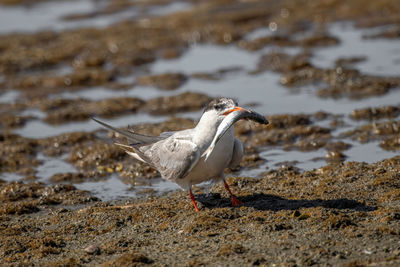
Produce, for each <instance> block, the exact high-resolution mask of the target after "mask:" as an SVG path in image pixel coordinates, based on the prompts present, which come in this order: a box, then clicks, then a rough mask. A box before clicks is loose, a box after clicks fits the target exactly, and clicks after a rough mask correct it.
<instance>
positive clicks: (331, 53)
mask: <svg viewBox="0 0 400 267" xmlns="http://www.w3.org/2000/svg"><path fill="white" fill-rule="evenodd" d="M328 29H329V32H330V34H332V35H333V36H336V37H337V38H339V39H340V41H341V43H340V45H338V46H331V47H323V48H318V49H315V50H314V51H313V57H312V58H311V62H312V64H314V65H315V66H317V67H321V68H332V67H334V66H335V61H336V60H337V59H339V58H354V57H366V60H364V61H361V62H359V63H357V64H356V65H355V67H356V68H357V69H358V70H360V71H361V72H362V73H365V74H370V75H378V76H395V75H396V76H398V75H399V74H400V63H399V62H400V40H399V39H393V40H389V39H365V38H363V36H364V35H367V34H368V33H370V32H371V31H376V29H367V30H361V29H356V28H354V26H353V25H352V24H350V23H335V24H333V25H331V27H329V28H328Z"/></svg>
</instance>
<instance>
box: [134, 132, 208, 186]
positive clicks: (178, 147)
mask: <svg viewBox="0 0 400 267" xmlns="http://www.w3.org/2000/svg"><path fill="white" fill-rule="evenodd" d="M139 150H141V151H142V152H143V155H142V154H140V156H141V157H142V156H144V157H145V160H146V161H147V160H149V161H150V162H149V164H151V165H152V166H154V167H155V168H156V169H157V170H158V171H159V172H160V173H161V175H162V177H163V178H165V179H168V180H175V179H180V178H184V177H185V176H186V175H187V174H188V173H189V172H190V171H191V170H192V168H193V167H194V166H195V165H196V164H197V162H198V161H199V158H200V151H199V149H198V147H197V145H196V144H194V143H193V142H191V141H189V140H185V139H176V138H168V139H165V140H164V141H160V142H158V143H155V144H153V145H152V146H151V147H150V148H149V149H146V147H140V148H139ZM143 150H145V151H143Z"/></svg>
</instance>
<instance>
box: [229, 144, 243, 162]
mask: <svg viewBox="0 0 400 267" xmlns="http://www.w3.org/2000/svg"><path fill="white" fill-rule="evenodd" d="M243 153H244V147H243V143H242V142H240V141H239V140H238V139H236V138H235V142H234V144H233V153H232V160H231V162H230V163H229V168H234V167H237V166H238V165H239V164H240V162H241V161H242V158H243Z"/></svg>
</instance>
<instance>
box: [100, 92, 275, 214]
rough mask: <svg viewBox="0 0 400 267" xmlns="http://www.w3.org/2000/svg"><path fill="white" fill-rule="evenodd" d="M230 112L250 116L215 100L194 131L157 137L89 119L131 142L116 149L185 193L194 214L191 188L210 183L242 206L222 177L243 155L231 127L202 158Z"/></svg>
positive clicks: (235, 105)
mask: <svg viewBox="0 0 400 267" xmlns="http://www.w3.org/2000/svg"><path fill="white" fill-rule="evenodd" d="M232 112H239V113H248V114H250V113H251V111H249V110H247V109H244V108H242V107H240V106H238V103H237V102H236V101H235V100H233V99H231V98H226V97H219V98H215V99H213V100H211V101H210V102H209V103H208V105H207V106H206V107H205V109H204V111H203V114H202V116H201V118H200V120H199V122H198V123H197V125H196V126H195V127H194V128H192V129H186V130H181V131H176V132H165V133H162V134H160V136H149V135H143V134H139V133H135V132H133V131H130V130H123V129H118V128H115V127H113V126H111V125H108V124H106V123H104V122H102V121H100V120H98V119H96V118H92V119H93V120H94V121H96V122H97V123H99V124H101V125H102V126H104V127H106V128H108V129H110V130H113V131H115V132H117V133H119V134H121V135H122V136H125V137H126V138H127V139H128V140H129V141H131V142H133V143H132V144H129V145H125V144H120V143H116V145H118V146H119V147H121V148H122V149H124V150H125V151H126V153H128V155H130V156H132V157H133V158H135V159H137V160H139V161H141V162H144V163H147V164H149V165H150V166H152V167H153V168H155V169H156V170H157V171H158V172H159V173H160V174H161V177H162V178H163V179H166V180H169V181H173V182H175V183H176V184H178V185H179V186H180V187H181V188H183V189H185V190H187V191H189V195H190V198H191V200H192V203H193V205H194V208H195V210H196V212H199V211H200V210H199V208H198V206H197V204H196V201H195V197H194V195H193V192H192V186H193V185H196V184H199V183H202V182H205V181H210V180H211V181H214V182H219V181H222V182H223V184H224V187H225V188H226V190H227V191H228V193H229V195H230V198H231V204H232V206H233V207H235V206H238V205H241V204H243V203H242V202H241V201H240V200H239V199H238V198H237V197H236V196H235V195H234V194H233V193H232V191H231V189H230V187H229V185H228V184H227V182H226V179H225V174H224V170H225V169H226V168H233V167H236V166H238V165H239V164H240V162H241V160H242V158H243V154H244V146H243V143H242V142H241V141H240V140H238V139H237V138H235V136H234V127H233V125H232V127H230V128H229V129H228V130H226V131H224V134H223V136H222V137H221V136H218V139H219V141H218V143H217V144H216V145H215V147H214V148H213V150H212V152H211V154H210V155H207V157H205V156H204V152H205V151H206V150H207V148H209V146H210V144H211V143H212V141H213V139H214V138H215V137H216V134H217V129H218V126H219V125H220V124H221V122H222V121H223V120H224V118H226V117H227V115H228V114H230V113H232ZM257 115H259V114H257ZM260 116H261V115H260ZM263 118H264V117H263ZM265 121H266V124H267V123H268V121H267V120H266V119H265ZM234 122H235V121H233V122H232V124H233V123H234Z"/></svg>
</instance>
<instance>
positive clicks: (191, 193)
mask: <svg viewBox="0 0 400 267" xmlns="http://www.w3.org/2000/svg"><path fill="white" fill-rule="evenodd" d="M189 193H190V198H191V199H192V202H193V205H194V209H195V210H196V212H199V211H200V210H199V208H198V207H197V204H196V201H195V200H194V195H193V192H192V189H191V188H190V190H189Z"/></svg>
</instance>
